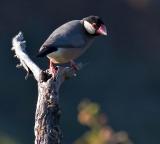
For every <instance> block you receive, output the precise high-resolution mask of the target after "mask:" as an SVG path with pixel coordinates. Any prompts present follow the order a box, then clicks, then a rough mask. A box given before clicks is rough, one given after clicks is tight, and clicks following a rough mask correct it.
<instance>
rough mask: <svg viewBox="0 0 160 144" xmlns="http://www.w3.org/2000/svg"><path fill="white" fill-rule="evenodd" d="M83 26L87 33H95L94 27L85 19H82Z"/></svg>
mask: <svg viewBox="0 0 160 144" xmlns="http://www.w3.org/2000/svg"><path fill="white" fill-rule="evenodd" d="M84 27H85V29H86V31H87V32H88V33H89V34H95V32H96V30H95V28H94V27H93V26H92V25H91V24H90V23H89V22H87V21H84Z"/></svg>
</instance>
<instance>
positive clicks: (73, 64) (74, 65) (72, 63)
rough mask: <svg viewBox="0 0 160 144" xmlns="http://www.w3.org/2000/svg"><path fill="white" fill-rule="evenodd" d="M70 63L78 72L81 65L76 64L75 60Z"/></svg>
mask: <svg viewBox="0 0 160 144" xmlns="http://www.w3.org/2000/svg"><path fill="white" fill-rule="evenodd" d="M70 64H71V67H72V68H73V70H75V72H77V71H78V70H79V69H80V67H79V65H78V64H76V63H75V62H74V61H73V60H71V61H70Z"/></svg>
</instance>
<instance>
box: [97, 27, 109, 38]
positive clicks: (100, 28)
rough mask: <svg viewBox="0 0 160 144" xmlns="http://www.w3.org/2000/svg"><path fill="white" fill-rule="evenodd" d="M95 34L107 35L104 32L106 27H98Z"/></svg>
mask: <svg viewBox="0 0 160 144" xmlns="http://www.w3.org/2000/svg"><path fill="white" fill-rule="evenodd" d="M96 33H97V34H100V35H105V36H106V35H107V30H106V26H105V25H101V26H100V27H99V29H98V30H97V31H96Z"/></svg>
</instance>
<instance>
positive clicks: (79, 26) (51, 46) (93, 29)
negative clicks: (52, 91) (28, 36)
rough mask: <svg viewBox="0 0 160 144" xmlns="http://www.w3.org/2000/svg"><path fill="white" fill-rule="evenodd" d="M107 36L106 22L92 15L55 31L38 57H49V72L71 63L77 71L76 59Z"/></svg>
mask: <svg viewBox="0 0 160 144" xmlns="http://www.w3.org/2000/svg"><path fill="white" fill-rule="evenodd" d="M101 35H104V36H106V35H107V30H106V26H105V24H104V22H103V21H102V19H101V18H100V17H99V16H95V15H90V16H88V17H85V18H83V19H80V20H71V21H69V22H66V23H65V24H63V25H61V26H60V27H58V28H57V29H55V30H54V31H53V32H52V33H51V35H50V36H49V37H48V38H47V40H46V41H45V42H44V43H43V44H42V46H41V47H40V49H39V51H38V54H37V57H45V56H46V57H47V58H48V59H49V61H50V64H49V70H50V71H51V73H53V74H54V73H55V71H56V65H57V64H65V63H70V64H71V66H72V67H73V68H74V69H75V70H76V69H78V68H77V65H76V63H75V62H74V60H75V59H77V58H78V57H80V56H81V55H82V54H83V53H84V52H85V51H86V50H87V49H88V48H89V47H90V45H91V43H92V42H93V41H94V40H95V38H96V37H98V36H101Z"/></svg>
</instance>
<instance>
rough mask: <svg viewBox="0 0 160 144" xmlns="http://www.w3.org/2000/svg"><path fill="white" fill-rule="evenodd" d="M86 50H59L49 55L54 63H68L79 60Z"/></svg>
mask: <svg viewBox="0 0 160 144" xmlns="http://www.w3.org/2000/svg"><path fill="white" fill-rule="evenodd" d="M84 50H85V49H83V48H59V49H58V50H57V51H55V52H52V53H50V54H48V55H47V57H48V58H49V59H50V60H51V61H52V62H53V63H60V64H62V63H68V62H69V61H70V60H74V59H76V58H78V57H79V56H80V55H81V54H82V53H83V52H84Z"/></svg>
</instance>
